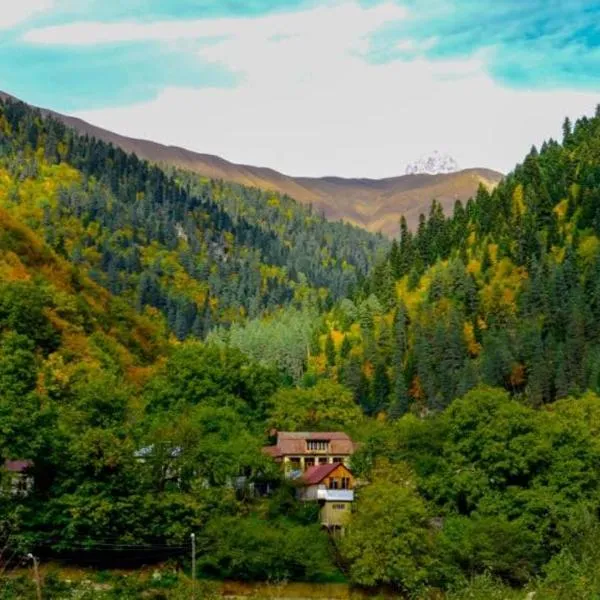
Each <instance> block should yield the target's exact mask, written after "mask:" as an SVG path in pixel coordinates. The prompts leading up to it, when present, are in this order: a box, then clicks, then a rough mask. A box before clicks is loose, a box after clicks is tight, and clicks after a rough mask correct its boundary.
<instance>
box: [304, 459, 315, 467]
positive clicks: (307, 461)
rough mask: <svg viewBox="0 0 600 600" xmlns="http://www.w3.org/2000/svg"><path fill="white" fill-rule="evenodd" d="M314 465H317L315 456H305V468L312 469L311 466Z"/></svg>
mask: <svg viewBox="0 0 600 600" xmlns="http://www.w3.org/2000/svg"><path fill="white" fill-rule="evenodd" d="M314 466H315V459H314V458H305V459H304V468H305V469H310V467H314Z"/></svg>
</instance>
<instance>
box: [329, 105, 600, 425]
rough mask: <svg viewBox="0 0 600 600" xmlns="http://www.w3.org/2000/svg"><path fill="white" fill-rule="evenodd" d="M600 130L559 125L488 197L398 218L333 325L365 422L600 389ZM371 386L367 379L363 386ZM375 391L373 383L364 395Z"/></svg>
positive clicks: (341, 373) (341, 374) (338, 355)
mask: <svg viewBox="0 0 600 600" xmlns="http://www.w3.org/2000/svg"><path fill="white" fill-rule="evenodd" d="M599 184H600V120H599V118H598V117H596V118H593V119H588V118H583V119H581V120H579V121H578V122H577V124H576V125H575V127H572V126H571V124H570V123H569V122H568V121H567V122H565V124H564V140H563V143H562V144H560V143H558V142H556V141H553V140H550V141H548V142H546V143H544V144H543V146H542V147H541V149H540V150H539V151H538V150H537V149H536V148H532V150H531V152H530V153H529V154H528V155H527V157H526V158H525V160H524V161H523V163H522V164H520V165H519V166H518V167H517V168H516V169H515V171H514V172H513V173H511V174H510V175H508V176H507V177H506V178H505V180H504V181H503V182H502V183H501V184H500V185H499V186H498V187H497V188H496V189H495V190H494V191H493V192H492V193H491V194H490V193H488V192H487V190H485V189H484V188H480V190H479V192H478V194H477V195H476V197H475V198H473V199H471V200H469V202H467V204H466V205H462V204H461V203H459V202H457V204H456V207H455V210H454V214H453V215H452V216H451V217H449V218H446V217H445V216H444V214H443V213H442V211H441V209H440V207H439V205H438V204H437V203H435V202H434V203H433V205H432V207H431V210H430V212H429V215H428V216H426V217H425V216H423V217H422V218H421V221H420V225H419V228H418V230H417V231H416V232H415V233H414V234H413V233H411V232H410V231H408V230H407V228H406V224H405V223H404V221H403V222H402V226H401V236H400V239H399V240H398V241H394V243H393V246H392V248H391V250H390V253H389V255H388V257H387V260H386V261H384V262H383V263H380V264H378V266H377V267H376V268H375V270H374V271H373V273H372V276H371V277H370V279H369V281H368V283H367V285H365V286H364V288H363V289H362V291H361V293H360V294H358V295H357V296H356V297H355V298H354V301H349V300H344V301H343V302H342V303H340V304H339V305H338V306H337V308H336V310H335V311H333V312H332V313H331V315H330V324H331V327H330V330H331V336H332V337H333V339H334V342H335V344H334V345H335V352H333V351H332V352H331V356H330V357H329V363H330V369H331V371H332V372H333V373H335V375H336V376H337V377H338V378H339V379H340V380H341V381H344V382H345V383H346V384H347V385H348V386H349V387H351V389H352V390H353V391H354V393H355V397H356V399H357V401H358V402H359V403H360V404H361V405H362V406H363V407H364V408H365V410H367V412H370V413H377V412H379V411H381V410H386V411H389V412H391V413H392V414H393V415H395V416H399V415H401V414H403V413H404V412H406V411H407V410H414V411H417V412H418V413H423V412H424V411H426V410H431V409H434V410H439V409H443V408H444V407H446V406H448V405H449V404H450V402H451V401H452V400H453V399H454V398H455V397H456V396H460V395H462V394H464V393H465V392H466V391H468V390H469V389H471V388H472V387H474V386H475V385H477V384H478V383H485V384H488V385H493V386H499V387H502V388H504V389H506V390H507V391H509V392H510V393H511V394H513V395H515V396H517V397H522V398H523V399H524V400H525V401H526V402H527V403H529V404H530V405H532V406H540V405H541V404H545V403H549V402H553V401H554V400H556V399H560V398H564V397H565V396H567V395H569V394H572V393H580V392H582V391H584V390H586V389H592V390H597V389H598V386H599V385H600V380H599V375H600V329H599V322H600V284H599V282H600V252H599V250H600V239H599V237H598V236H599V235H600V202H599V201H600V196H599V191H598V190H599ZM367 379H368V381H367ZM369 384H370V385H369Z"/></svg>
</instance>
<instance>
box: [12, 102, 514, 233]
mask: <svg viewBox="0 0 600 600" xmlns="http://www.w3.org/2000/svg"><path fill="white" fill-rule="evenodd" d="M0 98H3V99H5V98H12V96H9V95H8V94H5V93H3V92H0ZM41 110H42V112H43V113H44V114H51V115H53V116H54V117H56V118H58V119H60V120H61V121H63V122H64V123H65V124H66V125H68V126H69V127H73V128H74V129H76V130H77V131H78V132H79V133H82V134H88V135H90V136H94V137H96V138H98V139H101V140H103V141H106V142H110V143H112V144H114V145H115V146H119V147H120V148H122V149H123V150H125V151H127V152H134V153H135V154H137V155H138V156H139V157H140V158H144V159H147V160H150V161H152V162H156V163H165V164H169V165H175V166H177V167H180V168H182V169H187V170H190V171H194V172H196V173H199V174H201V175H204V176H206V177H210V178H213V179H223V180H225V181H233V182H236V183H240V184H243V185H249V186H254V187H259V188H262V189H268V190H274V191H276V192H280V193H282V194H287V195H288V196H291V197H292V198H294V199H295V200H297V201H299V202H303V203H305V204H308V203H310V204H312V205H313V206H314V208H315V209H316V210H317V211H320V212H323V213H324V214H325V216H326V217H328V218H330V219H344V220H346V221H349V222H351V223H355V224H356V225H360V226H361V227H365V228H366V229H369V230H370V231H382V232H383V233H385V234H388V235H394V234H396V233H397V231H398V222H399V219H400V216H401V215H402V214H404V216H405V217H406V219H407V221H408V223H409V226H411V227H415V226H416V223H417V221H418V218H419V214H420V213H422V212H426V211H427V210H428V209H429V205H430V203H431V200H432V199H434V198H436V199H437V200H439V201H440V203H441V204H442V206H443V207H444V209H445V210H447V211H449V210H451V209H452V206H453V205H454V202H455V201H456V200H457V199H460V200H463V201H464V200H466V199H467V198H469V197H470V196H472V195H474V194H475V192H476V191H477V188H478V186H479V184H483V185H485V186H487V187H494V186H495V185H496V184H497V183H498V182H499V181H500V179H501V178H502V175H501V174H500V173H498V172H496V171H492V170H490V169H479V168H476V169H465V170H462V171H458V172H456V173H444V174H439V175H428V174H417V175H403V176H400V177H391V178H387V179H345V178H341V177H321V178H313V177H291V176H289V175H284V174H283V173H279V172H278V171H275V170H273V169H268V168H264V167H253V166H250V165H238V164H235V163H231V162H229V161H227V160H224V159H223V158H220V157H218V156H214V155H211V154H201V153H198V152H192V151H191V150H186V149H184V148H179V147H176V146H165V145H163V144H158V143H156V142H151V141H148V140H139V139H133V138H128V137H125V136H122V135H119V134H117V133H113V132H111V131H107V130H106V129H102V128H100V127H96V126H95V125H91V124H90V123H87V122H85V121H82V120H81V119H77V118H75V117H70V116H67V115H62V114H60V113H56V112H54V111H51V110H47V109H41Z"/></svg>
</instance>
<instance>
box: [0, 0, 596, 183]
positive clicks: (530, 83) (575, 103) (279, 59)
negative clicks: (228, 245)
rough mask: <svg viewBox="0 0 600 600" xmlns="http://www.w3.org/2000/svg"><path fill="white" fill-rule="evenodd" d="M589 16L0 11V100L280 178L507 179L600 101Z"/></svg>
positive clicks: (567, 9)
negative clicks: (462, 174)
mask: <svg viewBox="0 0 600 600" xmlns="http://www.w3.org/2000/svg"><path fill="white" fill-rule="evenodd" d="M599 74H600V0H245V1H243V0H0V89H2V90H3V91H6V92H9V93H11V94H14V95H16V96H18V97H20V98H21V99H23V100H25V101H27V102H30V103H32V104H36V105H38V106H43V107H46V108H52V109H54V110H57V111H60V112H65V113H69V114H73V115H76V116H79V117H81V118H83V119H85V120H87V121H90V122H92V123H94V124H96V125H99V126H101V127H105V128H107V129H110V130H113V131H116V132H118V133H121V134H124V135H129V136H133V137H140V138H146V139H152V140H155V141H158V142H162V143H166V144H172V145H178V146H183V147H186V148H189V149H192V150H196V151H199V152H206V153H210V154H217V155H219V156H222V157H224V158H226V159H228V160H231V161H233V162H239V163H246V164H253V165H259V166H268V167H272V168H275V169H277V170H280V171H283V172H284V173H287V174H291V175H307V176H324V175H337V176H347V177H373V178H377V177H387V176H394V175H399V174H402V173H403V172H404V169H405V167H406V165H407V164H408V163H409V162H412V161H413V160H415V159H417V158H419V157H420V156H426V155H428V154H430V153H431V152H433V151H434V150H437V151H440V152H443V153H448V154H450V155H452V156H453V157H454V158H455V159H456V160H457V161H458V163H459V164H460V165H461V166H462V167H464V168H467V167H475V166H477V167H488V168H492V169H497V170H499V171H502V172H508V171H509V170H510V169H512V168H513V167H514V165H515V164H516V163H517V162H519V161H520V160H521V159H522V158H523V156H524V155H525V153H526V152H527V151H528V150H529V148H530V147H531V145H532V144H536V145H539V144H541V143H542V141H543V140H545V139H548V138H549V137H555V138H560V131H561V125H562V122H563V120H564V118H565V116H569V117H570V118H572V119H576V118H578V117H580V116H582V115H584V114H587V115H590V114H593V112H594V110H595V107H596V105H597V104H598V103H599V102H600V76H599Z"/></svg>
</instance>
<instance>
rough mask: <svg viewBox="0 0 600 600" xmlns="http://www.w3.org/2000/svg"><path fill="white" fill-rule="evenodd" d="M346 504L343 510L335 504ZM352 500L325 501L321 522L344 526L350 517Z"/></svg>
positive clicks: (328, 524)
mask: <svg viewBox="0 0 600 600" xmlns="http://www.w3.org/2000/svg"><path fill="white" fill-rule="evenodd" d="M334 505H335V506H344V509H343V510H339V509H334V508H333V506H334ZM351 506H352V503H351V502H325V504H324V505H323V507H322V508H321V524H322V525H326V526H327V527H344V526H345V525H346V524H347V523H348V520H349V518H350V509H351Z"/></svg>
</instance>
